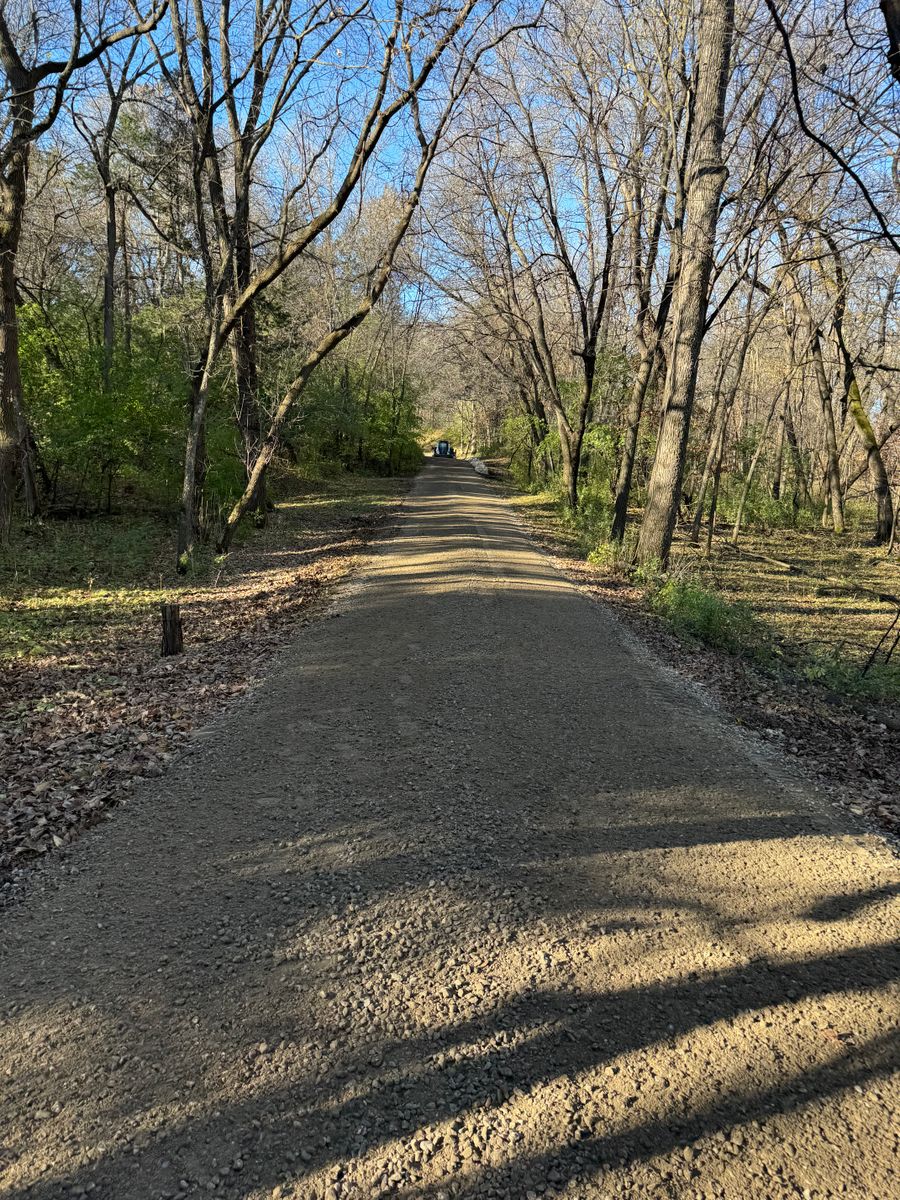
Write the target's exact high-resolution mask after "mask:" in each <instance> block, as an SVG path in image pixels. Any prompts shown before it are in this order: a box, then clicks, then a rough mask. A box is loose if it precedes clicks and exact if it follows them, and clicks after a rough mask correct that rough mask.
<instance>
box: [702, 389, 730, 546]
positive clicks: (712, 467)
mask: <svg viewBox="0 0 900 1200" xmlns="http://www.w3.org/2000/svg"><path fill="white" fill-rule="evenodd" d="M736 392H737V389H736V388H735V390H734V392H731V393H730V394H729V396H728V397H723V398H722V399H721V400H720V402H719V411H718V413H717V414H716V416H717V420H716V427H715V432H714V434H713V437H712V439H711V440H710V443H709V451H708V453H707V455H706V462H705V463H704V465H703V478H702V479H701V480H700V487H699V489H698V490H697V501H696V504H695V507H694V520H693V521H692V523H691V542H692V544H693V545H695V546H698V545H699V544H700V526H701V525H702V524H703V509H704V507H705V505H706V492H707V489H708V488H709V486H710V480H712V481H713V499H712V501H711V504H710V517H709V522H710V526H712V524H713V521H714V519H715V518H714V515H713V510H714V507H715V502H716V497H717V496H718V479H719V475H720V474H721V470H722V457H723V455H724V453H725V431H726V429H727V428H728V417H729V416H730V414H731V404H732V401H733V400H734V397H735V394H736Z"/></svg>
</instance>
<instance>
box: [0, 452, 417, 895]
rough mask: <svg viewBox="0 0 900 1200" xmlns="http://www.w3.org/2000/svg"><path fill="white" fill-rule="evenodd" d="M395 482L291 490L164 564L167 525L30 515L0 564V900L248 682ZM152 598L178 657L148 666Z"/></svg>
mask: <svg viewBox="0 0 900 1200" xmlns="http://www.w3.org/2000/svg"><path fill="white" fill-rule="evenodd" d="M409 482H410V481H409V479H406V478H392V479H381V478H375V477H372V476H351V475H345V476H340V477H339V478H335V479H332V480H326V481H315V482H309V483H308V484H306V483H304V484H303V485H302V490H301V491H300V492H298V493H297V494H295V495H293V496H292V497H291V498H290V500H288V501H286V502H283V503H279V505H278V508H277V511H276V512H275V513H274V514H273V515H272V518H271V520H270V522H269V525H268V527H267V528H266V529H264V530H261V531H255V532H253V533H250V534H247V535H246V536H245V537H244V538H243V540H242V543H241V544H240V545H239V546H238V548H237V549H236V550H235V551H234V552H233V553H232V554H231V555H230V556H229V557H228V558H227V559H221V558H219V559H217V558H215V557H214V556H213V554H212V551H204V552H202V553H201V555H200V556H199V558H198V560H197V562H196V563H195V569H194V571H193V572H192V573H191V574H189V575H188V576H184V577H179V576H177V575H175V574H174V572H173V571H172V569H171V568H172V559H173V540H172V529H171V526H170V525H169V524H168V523H166V522H163V521H160V520H156V519H153V518H149V517H136V516H134V515H124V516H114V517H110V518H97V519H92V520H71V521H63V522H59V521H56V522H44V523H41V524H33V525H30V526H26V527H22V528H20V529H19V530H17V531H16V537H15V538H14V541H13V547H12V549H11V551H10V552H8V553H7V554H6V555H5V556H4V557H2V558H0V689H2V700H0V762H2V764H3V770H2V778H0V896H2V895H3V893H4V892H8V891H9V890H10V889H12V888H14V887H15V885H16V882H17V880H19V879H20V878H21V877H22V876H23V875H25V874H27V873H28V871H29V870H30V868H31V866H32V865H33V864H34V862H35V861H36V860H37V859H39V858H41V857H42V856H44V855H45V854H46V853H47V852H48V851H51V850H53V849H54V848H56V849H58V848H61V847H63V846H65V845H66V844H67V843H68V842H70V841H72V840H73V839H74V838H75V837H76V836H77V835H78V833H79V832H80V831H81V830H83V829H84V828H86V827H87V826H90V825H92V824H95V823H96V822H97V821H99V820H101V819H102V818H103V817H104V816H105V815H106V814H107V813H108V812H109V811H110V810H111V809H112V808H113V807H114V806H115V805H116V804H117V803H119V802H120V801H121V800H122V799H123V798H124V797H126V796H127V795H128V794H129V792H130V791H131V789H132V788H134V787H135V786H136V785H138V784H140V783H141V782H142V781H144V780H146V779H148V778H152V777H155V776H158V775H160V774H161V773H162V771H163V769H164V768H165V766H166V765H167V764H168V763H169V762H170V761H171V760H172V759H173V758H174V756H175V755H176V754H177V753H178V751H179V749H180V748H181V747H183V746H184V745H185V743H186V742H187V740H188V739H189V738H190V737H191V736H192V734H194V733H195V732H196V731H197V730H198V729H199V728H200V727H201V726H202V725H203V724H204V722H206V721H208V720H210V719H211V718H212V717H214V716H216V715H218V714H219V713H220V712H221V711H222V710H223V708H225V707H226V706H227V705H228V704H229V703H231V702H232V701H233V700H234V698H235V697H237V696H240V695H241V694H243V693H244V692H246V691H247V689H248V688H250V687H251V686H252V685H253V684H254V682H255V681H256V680H257V679H258V678H259V676H260V675H261V674H262V672H263V671H264V670H265V669H266V667H267V665H268V664H269V661H270V659H271V656H272V654H273V652H274V651H276V650H277V649H278V648H279V646H280V645H281V644H282V642H283V641H284V640H285V639H286V638H288V637H290V636H291V634H292V633H293V632H294V631H295V630H296V628H297V625H298V624H303V623H304V621H305V620H306V619H307V614H309V613H311V612H312V611H314V607H315V605H316V602H317V601H321V600H322V599H323V597H326V596H327V595H328V594H329V593H330V590H331V589H332V587H333V586H334V585H335V584H336V583H337V582H339V581H340V580H341V579H343V578H344V576H346V575H347V573H348V572H349V571H350V570H351V569H352V567H353V565H354V563H355V561H356V559H357V557H358V555H359V554H360V552H361V551H362V550H363V549H364V548H365V546H366V544H367V543H368V541H369V540H370V539H371V537H372V536H373V535H374V533H375V532H376V531H377V530H378V529H379V528H381V527H382V526H383V524H384V523H385V522H386V521H388V520H390V518H391V516H392V514H394V513H395V512H396V509H397V505H398V503H399V501H400V498H401V496H402V495H403V494H404V493H405V491H406V490H407V488H408V486H409ZM161 601H175V602H178V603H180V604H181V607H182V618H183V621H184V630H185V653H184V654H183V655H181V656H178V657H174V658H161V657H160V617H159V604H160V602H161Z"/></svg>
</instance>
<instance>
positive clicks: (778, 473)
mask: <svg viewBox="0 0 900 1200" xmlns="http://www.w3.org/2000/svg"><path fill="white" fill-rule="evenodd" d="M790 402H791V384H790V380H788V385H787V391H786V392H785V396H784V404H782V406H781V414H780V416H779V418H778V437H777V439H776V442H775V462H774V464H773V466H772V499H773V500H780V499H781V478H782V475H783V474H784V442H785V428H784V427H785V421H786V417H787V408H788V405H789V404H790Z"/></svg>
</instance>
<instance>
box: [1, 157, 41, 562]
mask: <svg viewBox="0 0 900 1200" xmlns="http://www.w3.org/2000/svg"><path fill="white" fill-rule="evenodd" d="M26 184H27V150H23V151H22V152H21V155H20V157H19V159H18V160H17V161H16V162H15V163H13V165H12V167H11V169H10V170H9V172H8V173H7V175H6V177H5V178H3V179H2V180H0V304H2V310H3V311H2V314H0V540H3V541H5V540H6V539H7V538H8V536H9V528H10V522H11V520H12V512H13V505H14V503H15V495H16V488H17V485H18V483H19V481H20V480H21V482H22V486H23V491H24V498H25V511H26V512H27V513H28V515H29V516H34V515H35V514H36V513H37V511H38V497H37V487H36V484H35V477H34V470H33V466H32V461H31V438H30V435H29V431H28V426H27V424H26V421H25V415H24V411H23V407H22V375H21V369H20V364H19V320H18V316H17V313H16V256H17V254H18V250H19V238H20V235H21V232H22V214H23V211H24V207H25V194H26Z"/></svg>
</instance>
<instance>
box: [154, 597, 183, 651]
mask: <svg viewBox="0 0 900 1200" xmlns="http://www.w3.org/2000/svg"><path fill="white" fill-rule="evenodd" d="M159 607H160V612H161V613H162V655H163V658H165V657H166V656H167V655H169V654H180V653H181V652H182V650H183V649H184V630H183V629H182V626H181V606H180V605H178V604H161V605H160V606H159Z"/></svg>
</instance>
